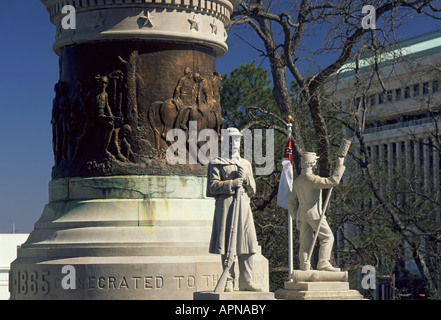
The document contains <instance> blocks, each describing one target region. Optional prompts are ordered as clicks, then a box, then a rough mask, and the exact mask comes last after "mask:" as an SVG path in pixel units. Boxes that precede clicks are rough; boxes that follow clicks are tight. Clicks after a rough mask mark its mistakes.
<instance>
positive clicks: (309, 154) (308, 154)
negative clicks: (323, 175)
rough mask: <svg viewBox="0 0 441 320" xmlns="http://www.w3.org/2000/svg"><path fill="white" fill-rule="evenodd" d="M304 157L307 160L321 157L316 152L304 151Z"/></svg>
mask: <svg viewBox="0 0 441 320" xmlns="http://www.w3.org/2000/svg"><path fill="white" fill-rule="evenodd" d="M302 157H303V158H304V159H305V160H317V159H319V158H320V157H318V156H317V154H316V153H314V152H304V153H303V154H302Z"/></svg>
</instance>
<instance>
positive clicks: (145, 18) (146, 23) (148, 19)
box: [138, 9, 155, 28]
mask: <svg viewBox="0 0 441 320" xmlns="http://www.w3.org/2000/svg"><path fill="white" fill-rule="evenodd" d="M154 18H155V16H154V15H153V14H152V13H151V12H150V11H148V10H147V9H146V10H144V12H143V13H141V16H140V17H139V19H138V23H139V27H140V28H145V27H148V28H151V27H153V21H152V20H153V19H154Z"/></svg>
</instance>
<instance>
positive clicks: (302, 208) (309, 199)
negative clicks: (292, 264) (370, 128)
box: [288, 152, 346, 271]
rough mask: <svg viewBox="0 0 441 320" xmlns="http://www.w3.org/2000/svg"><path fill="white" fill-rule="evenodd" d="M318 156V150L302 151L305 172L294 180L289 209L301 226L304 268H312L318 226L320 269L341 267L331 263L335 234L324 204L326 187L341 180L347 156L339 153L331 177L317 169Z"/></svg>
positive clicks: (297, 225) (302, 264)
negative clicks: (316, 170)
mask: <svg viewBox="0 0 441 320" xmlns="http://www.w3.org/2000/svg"><path fill="white" fill-rule="evenodd" d="M317 159H318V157H317V156H316V154H315V153H312V152H306V153H304V154H303V155H302V162H301V166H302V172H301V174H300V175H299V176H298V177H297V178H296V179H295V180H294V182H293V188H292V192H291V194H290V197H289V200H288V211H289V214H290V215H291V217H292V218H293V219H295V221H296V227H297V229H298V230H299V233H300V234H299V238H300V249H299V260H300V269H301V270H310V269H311V263H310V257H309V253H310V252H312V250H311V247H312V246H313V245H314V244H313V238H314V232H316V230H317V229H319V230H318V239H319V241H320V250H319V254H318V263H317V270H325V271H340V269H339V268H334V267H333V266H332V265H331V263H330V258H331V252H332V246H333V243H334V236H333V234H332V231H331V228H330V227H329V225H328V223H327V221H326V219H322V221H321V223H320V217H321V214H322V211H323V207H322V189H330V188H332V187H335V186H336V185H338V183H339V182H340V179H341V177H342V176H343V173H344V171H345V169H346V168H345V166H344V165H343V162H344V157H338V161H337V166H336V168H335V170H334V173H333V174H332V176H331V177H329V178H323V177H320V176H318V175H315V174H314V173H313V170H314V169H315V166H316V163H317Z"/></svg>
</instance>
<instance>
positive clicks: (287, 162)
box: [277, 136, 293, 209]
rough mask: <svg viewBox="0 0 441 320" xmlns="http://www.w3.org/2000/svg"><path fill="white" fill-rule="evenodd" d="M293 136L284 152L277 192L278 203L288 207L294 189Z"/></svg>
mask: <svg viewBox="0 0 441 320" xmlns="http://www.w3.org/2000/svg"><path fill="white" fill-rule="evenodd" d="M292 182H293V171H292V136H290V137H289V140H288V143H287V144H286V147H285V150H284V152H283V159H282V174H281V175H280V182H279V191H278V193H277V204H278V205H279V206H281V207H282V208H285V209H288V198H289V195H290V193H291V191H292Z"/></svg>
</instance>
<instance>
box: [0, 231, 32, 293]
mask: <svg viewBox="0 0 441 320" xmlns="http://www.w3.org/2000/svg"><path fill="white" fill-rule="evenodd" d="M28 236H29V234H26V233H3V234H0V300H8V299H9V269H10V266H11V262H12V261H14V260H15V258H16V257H17V247H18V246H20V245H22V244H23V243H24V242H25V241H26V239H27V238H28Z"/></svg>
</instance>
